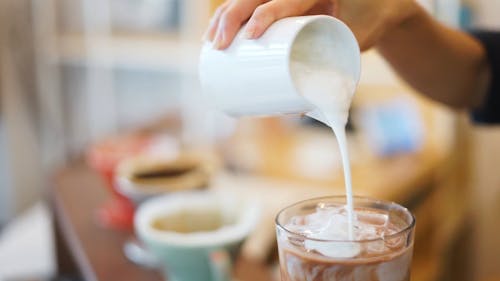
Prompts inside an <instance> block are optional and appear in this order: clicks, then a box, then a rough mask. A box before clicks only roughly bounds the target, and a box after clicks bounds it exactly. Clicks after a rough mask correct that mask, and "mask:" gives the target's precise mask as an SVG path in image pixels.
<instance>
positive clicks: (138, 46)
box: [57, 34, 201, 74]
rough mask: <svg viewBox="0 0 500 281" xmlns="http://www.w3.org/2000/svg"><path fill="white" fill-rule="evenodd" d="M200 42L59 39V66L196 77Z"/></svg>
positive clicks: (161, 37)
mask: <svg viewBox="0 0 500 281" xmlns="http://www.w3.org/2000/svg"><path fill="white" fill-rule="evenodd" d="M200 48H201V42H195V41H187V40H183V39H181V37H180V36H178V35H173V34H146V35H137V34H113V35H112V36H109V37H108V36H88V37H85V36H83V35H82V34H65V35H61V36H59V52H58V54H57V57H58V60H59V62H61V63H70V64H71V63H73V64H85V65H98V66H104V67H106V66H109V67H115V66H118V67H133V68H153V69H155V68H156V69H166V70H174V71H179V72H185V73H190V74H195V73H196V71H197V66H198V56H199V52H200Z"/></svg>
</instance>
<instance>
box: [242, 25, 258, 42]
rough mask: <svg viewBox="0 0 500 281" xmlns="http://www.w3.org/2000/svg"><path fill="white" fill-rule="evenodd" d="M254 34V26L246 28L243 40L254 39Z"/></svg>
mask: <svg viewBox="0 0 500 281" xmlns="http://www.w3.org/2000/svg"><path fill="white" fill-rule="evenodd" d="M255 32H256V29H255V26H254V25H251V26H247V28H246V30H245V38H247V39H253V38H254V37H255Z"/></svg>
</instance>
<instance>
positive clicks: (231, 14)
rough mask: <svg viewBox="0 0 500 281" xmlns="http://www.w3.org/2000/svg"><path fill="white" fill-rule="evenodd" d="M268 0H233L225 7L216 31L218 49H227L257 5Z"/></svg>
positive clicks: (215, 42)
mask: <svg viewBox="0 0 500 281" xmlns="http://www.w3.org/2000/svg"><path fill="white" fill-rule="evenodd" d="M264 1H266V0H233V1H231V2H230V4H229V5H228V6H227V7H226V8H225V9H224V11H223V12H222V14H221V15H220V19H219V22H218V26H217V31H216V32H215V36H214V40H213V44H214V48H216V49H225V48H227V47H228V46H229V45H230V44H231V42H232V41H233V39H234V37H235V36H236V33H238V30H239V29H240V28H241V26H242V24H243V23H244V22H245V21H246V20H248V18H249V17H250V16H251V15H252V13H253V11H254V10H255V8H256V7H258V6H259V5H260V4H262V3H263V2H264Z"/></svg>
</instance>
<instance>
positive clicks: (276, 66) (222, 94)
mask: <svg viewBox="0 0 500 281" xmlns="http://www.w3.org/2000/svg"><path fill="white" fill-rule="evenodd" d="M243 30H244V28H242V29H241V30H240V32H239V33H238V34H237V36H236V38H235V40H234V41H233V43H232V44H231V46H230V47H229V48H228V49H226V50H223V51H220V50H216V49H214V48H213V47H212V44H211V43H210V42H206V43H205V45H204V46H203V48H202V51H201V55H200V65H199V72H200V73H199V74H200V79H201V84H202V88H203V92H204V93H205V95H206V98H207V101H208V102H210V103H212V104H213V106H214V107H215V108H217V109H219V110H222V111H224V112H225V113H227V114H229V115H232V116H236V117H237V116H243V115H261V116H268V115H277V114H291V113H306V114H307V115H309V116H311V117H313V118H316V119H321V117H320V116H319V115H318V114H317V113H315V112H313V110H314V107H313V106H312V105H311V104H310V103H309V102H307V101H306V100H305V99H304V98H303V97H302V96H301V94H300V92H299V91H298V89H297V88H296V85H295V81H294V80H293V78H292V77H293V75H292V73H291V68H290V58H291V56H292V52H294V46H296V45H297V44H301V45H304V44H307V52H306V57H305V62H306V63H307V64H310V65H311V69H314V65H315V64H318V63H320V64H323V65H327V67H330V68H331V69H332V70H334V71H336V72H339V73H342V74H343V75H346V76H348V77H352V78H353V79H354V81H356V83H357V82H358V81H359V77H360V69H361V67H360V50H359V46H358V43H357V41H356V38H355V37H354V35H353V34H352V32H351V30H350V29H349V28H348V27H347V26H346V25H345V24H344V23H343V22H342V21H340V20H338V19H336V18H334V17H330V16H324V15H318V16H301V17H290V18H284V19H281V20H279V21H277V22H275V23H274V24H273V25H271V26H270V27H269V29H268V30H267V31H266V32H265V33H264V34H263V35H262V37H260V38H258V39H253V40H252V39H246V38H245V37H244V34H243ZM304 40H305V41H304ZM302 53H303V52H302ZM301 55H302V56H304V55H303V54H301Z"/></svg>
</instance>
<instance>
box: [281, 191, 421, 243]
mask: <svg viewBox="0 0 500 281" xmlns="http://www.w3.org/2000/svg"><path fill="white" fill-rule="evenodd" d="M339 198H346V196H345V195H333V196H322V197H314V198H310V199H305V200H301V201H299V202H296V203H293V204H291V205H288V206H286V207H284V208H283V209H281V210H280V211H279V212H278V214H277V215H276V218H275V219H274V223H275V224H276V227H278V228H280V229H282V230H283V231H285V232H287V233H289V234H292V235H295V236H299V237H301V238H304V239H306V240H310V241H317V242H336V243H350V242H356V243H369V242H377V241H385V240H387V239H391V238H396V237H398V236H401V235H403V234H405V233H407V232H409V231H411V230H412V229H413V228H414V227H415V224H416V218H415V216H414V215H413V213H412V212H410V210H408V208H406V207H404V206H402V205H400V204H398V203H395V202H392V201H387V200H380V199H374V198H371V197H366V196H353V199H354V201H355V200H356V199H364V200H368V201H370V202H372V203H379V204H383V205H387V206H397V207H399V208H401V210H403V211H405V212H406V213H408V214H409V215H410V219H411V221H410V223H409V224H408V225H407V226H406V227H404V228H403V229H401V230H399V231H398V232H396V233H393V234H390V235H384V236H383V237H380V238H372V239H361V240H349V239H343V240H339V239H321V238H312V237H308V236H307V235H304V234H301V233H297V232H295V231H292V230H290V229H287V228H286V227H285V226H283V225H281V223H280V222H279V221H278V220H279V218H280V216H281V215H282V214H283V212H285V211H286V210H288V209H290V208H292V207H295V206H297V205H300V204H303V203H306V202H308V201H314V200H321V199H339Z"/></svg>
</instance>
